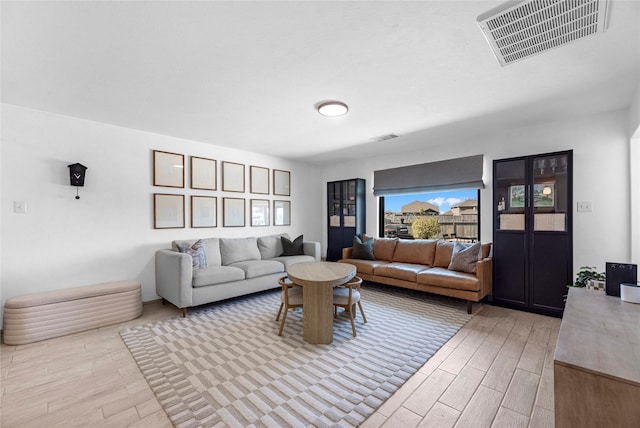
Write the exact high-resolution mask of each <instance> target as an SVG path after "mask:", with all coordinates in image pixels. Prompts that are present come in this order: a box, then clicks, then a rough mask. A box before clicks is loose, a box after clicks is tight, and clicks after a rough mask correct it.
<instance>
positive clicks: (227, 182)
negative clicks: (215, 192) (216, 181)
mask: <svg viewBox="0 0 640 428" xmlns="http://www.w3.org/2000/svg"><path fill="white" fill-rule="evenodd" d="M222 191H223V192H239V193H244V165H243V164H241V163H235V162H225V161H223V162H222Z"/></svg>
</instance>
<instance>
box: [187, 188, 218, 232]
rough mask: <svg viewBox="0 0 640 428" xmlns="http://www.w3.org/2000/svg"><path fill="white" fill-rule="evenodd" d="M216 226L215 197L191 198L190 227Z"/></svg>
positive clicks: (216, 201) (216, 210)
mask: <svg viewBox="0 0 640 428" xmlns="http://www.w3.org/2000/svg"><path fill="white" fill-rule="evenodd" d="M217 226H218V198H216V197H215V196H191V227H193V228H202V227H217Z"/></svg>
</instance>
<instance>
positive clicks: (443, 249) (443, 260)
mask: <svg viewBox="0 0 640 428" xmlns="http://www.w3.org/2000/svg"><path fill="white" fill-rule="evenodd" d="M454 244H455V243H454V242H447V241H438V242H437V244H436V256H435V258H434V260H433V266H434V267H443V268H448V267H449V263H451V255H452V254H453V245H454Z"/></svg>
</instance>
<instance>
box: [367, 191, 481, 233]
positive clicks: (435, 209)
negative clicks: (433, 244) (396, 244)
mask: <svg viewBox="0 0 640 428" xmlns="http://www.w3.org/2000/svg"><path fill="white" fill-rule="evenodd" d="M479 224H480V190H479V189H467V190H452V191H447V192H443V191H439V192H429V193H418V194H411V195H387V196H381V197H380V227H381V230H380V231H379V236H385V237H396V236H397V237H398V238H405V239H444V240H448V241H461V242H478V241H480V228H479Z"/></svg>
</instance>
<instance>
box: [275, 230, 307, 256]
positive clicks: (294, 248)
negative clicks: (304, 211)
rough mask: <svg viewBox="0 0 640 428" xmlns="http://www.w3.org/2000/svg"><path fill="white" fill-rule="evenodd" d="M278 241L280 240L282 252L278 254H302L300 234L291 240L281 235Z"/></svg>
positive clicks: (302, 239)
mask: <svg viewBox="0 0 640 428" xmlns="http://www.w3.org/2000/svg"><path fill="white" fill-rule="evenodd" d="M280 241H281V242H282V254H280V256H300V255H303V254H304V249H303V242H304V237H303V236H302V235H300V236H298V237H297V238H296V239H294V240H293V241H291V240H290V239H289V238H285V237H284V236H281V237H280Z"/></svg>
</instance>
